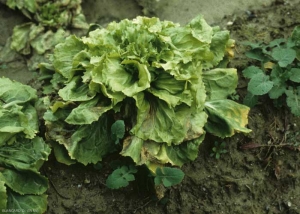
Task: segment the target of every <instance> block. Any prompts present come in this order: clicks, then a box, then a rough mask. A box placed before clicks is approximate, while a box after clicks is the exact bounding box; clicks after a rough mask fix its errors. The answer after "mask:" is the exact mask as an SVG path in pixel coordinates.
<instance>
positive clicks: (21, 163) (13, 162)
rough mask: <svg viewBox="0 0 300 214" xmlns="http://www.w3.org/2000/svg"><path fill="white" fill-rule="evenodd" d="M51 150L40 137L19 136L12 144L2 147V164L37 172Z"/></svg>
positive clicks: (0, 161)
mask: <svg viewBox="0 0 300 214" xmlns="http://www.w3.org/2000/svg"><path fill="white" fill-rule="evenodd" d="M50 151H51V150H50V148H49V146H48V145H47V144H45V142H44V140H43V139H42V138H40V137H35V138H34V139H32V140H29V139H25V138H21V137H17V138H16V142H14V143H13V144H12V145H3V146H1V147H0V165H3V166H8V167H11V168H15V169H17V170H29V171H32V172H36V173H37V172H38V170H39V168H40V167H41V163H42V162H43V161H45V160H47V159H48V156H49V154H50Z"/></svg>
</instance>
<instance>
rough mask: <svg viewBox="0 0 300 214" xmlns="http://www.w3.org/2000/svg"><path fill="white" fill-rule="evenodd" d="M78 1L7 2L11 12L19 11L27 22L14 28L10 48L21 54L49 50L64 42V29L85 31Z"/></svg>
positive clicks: (29, 0) (79, 1) (40, 0)
mask: <svg viewBox="0 0 300 214" xmlns="http://www.w3.org/2000/svg"><path fill="white" fill-rule="evenodd" d="M80 4H81V0H63V1H62V0H51V1H48V0H26V1H18V0H7V2H6V5H7V6H8V7H10V8H11V9H18V10H20V11H21V12H22V13H23V14H24V15H25V16H26V17H27V18H29V19H30V20H31V21H30V22H26V23H24V24H21V25H17V26H15V27H14V30H13V35H12V42H11V48H12V49H14V50H16V51H18V52H19V53H21V54H24V55H28V54H31V53H32V51H31V49H33V50H34V51H35V52H36V53H37V54H44V53H45V52H46V51H48V50H51V49H53V48H54V46H55V45H56V44H57V43H59V41H61V40H63V39H64V38H65V35H66V33H65V30H66V29H67V28H70V27H73V28H79V29H87V28H88V24H87V23H86V21H85V16H84V15H83V13H82V10H81V5H80Z"/></svg>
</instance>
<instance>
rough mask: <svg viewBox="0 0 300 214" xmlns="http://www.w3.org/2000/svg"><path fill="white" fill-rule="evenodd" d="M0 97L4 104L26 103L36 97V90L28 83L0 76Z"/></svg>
mask: <svg viewBox="0 0 300 214" xmlns="http://www.w3.org/2000/svg"><path fill="white" fill-rule="evenodd" d="M0 98H1V100H2V101H4V102H5V103H6V104H8V103H12V102H13V103H14V104H20V103H26V102H30V101H32V100H35V99H36V98H37V95H36V90H35V89H33V88H31V87H30V86H28V85H24V84H21V83H19V82H15V81H12V80H10V79H8V78H4V77H2V78H0Z"/></svg>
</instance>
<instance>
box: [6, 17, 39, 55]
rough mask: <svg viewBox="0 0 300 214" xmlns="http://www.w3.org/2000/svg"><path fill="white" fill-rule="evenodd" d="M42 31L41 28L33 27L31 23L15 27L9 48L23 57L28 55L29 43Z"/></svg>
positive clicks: (29, 51)
mask: <svg viewBox="0 0 300 214" xmlns="http://www.w3.org/2000/svg"><path fill="white" fill-rule="evenodd" d="M43 31H44V27H43V26H41V25H35V24H34V23H32V22H28V23H25V24H22V25H17V26H15V27H14V30H13V35H12V43H11V48H12V49H14V50H16V51H18V52H20V53H22V54H24V55H27V54H30V53H31V50H30V44H31V41H32V40H33V39H35V38H36V37H37V36H38V35H39V34H40V33H42V32H43Z"/></svg>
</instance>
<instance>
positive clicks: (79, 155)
mask: <svg viewBox="0 0 300 214" xmlns="http://www.w3.org/2000/svg"><path fill="white" fill-rule="evenodd" d="M110 120H111V118H108V116H107V115H103V116H101V117H100V119H99V120H98V121H97V122H94V123H92V124H91V125H83V126H80V127H79V128H78V129H77V130H76V131H75V132H74V133H73V134H72V136H71V137H68V138H66V137H65V136H60V138H58V141H59V143H61V144H63V145H64V146H65V147H66V149H67V150H68V153H69V155H70V157H71V158H72V159H76V160H77V161H79V162H80V163H83V164H84V165H87V164H88V163H94V164H96V163H97V162H99V161H101V160H102V157H103V156H104V155H106V154H108V153H111V152H113V151H114V142H113V141H112V139H111V137H110V136H111V133H110V127H111V124H112V122H111V121H110ZM54 135H56V134H55V133H54Z"/></svg>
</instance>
